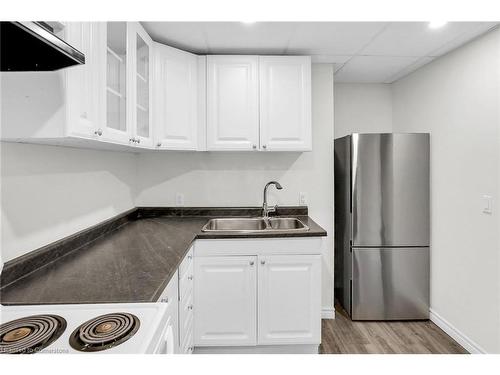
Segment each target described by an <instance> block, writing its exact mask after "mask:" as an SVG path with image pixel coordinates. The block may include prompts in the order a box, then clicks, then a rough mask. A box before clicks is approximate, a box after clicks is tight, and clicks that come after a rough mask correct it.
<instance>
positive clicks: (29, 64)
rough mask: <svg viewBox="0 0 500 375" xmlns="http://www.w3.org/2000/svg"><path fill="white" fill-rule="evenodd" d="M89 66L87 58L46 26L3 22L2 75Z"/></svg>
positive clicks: (0, 26) (0, 34) (0, 33)
mask: <svg viewBox="0 0 500 375" xmlns="http://www.w3.org/2000/svg"><path fill="white" fill-rule="evenodd" d="M80 64H85V55H84V54H83V53H81V52H80V51H78V50H77V49H75V48H73V47H72V46H70V45H69V44H68V43H66V42H65V41H64V40H61V39H60V38H58V37H57V36H56V35H54V33H53V29H52V28H51V27H50V26H49V25H48V24H47V23H45V22H0V71H2V72H34V71H53V70H59V69H62V68H67V67H69V66H73V65H80Z"/></svg>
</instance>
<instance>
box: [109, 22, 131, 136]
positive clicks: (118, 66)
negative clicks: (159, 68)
mask: <svg viewBox="0 0 500 375" xmlns="http://www.w3.org/2000/svg"><path fill="white" fill-rule="evenodd" d="M127 42H128V33H127V22H107V24H106V54H105V56H106V64H105V66H106V70H105V76H106V77H105V80H104V82H105V83H106V114H105V119H104V123H105V126H104V135H103V136H104V137H105V138H106V139H107V140H110V141H113V142H117V143H129V140H130V135H131V129H130V124H131V121H130V120H131V119H129V114H128V112H129V111H128V108H127V107H128V103H127V102H128V96H129V94H130V91H131V90H130V88H129V87H128V85H129V82H128V80H127V70H128V68H129V67H128V65H129V61H130V58H129V56H128V55H129V48H128V43H127Z"/></svg>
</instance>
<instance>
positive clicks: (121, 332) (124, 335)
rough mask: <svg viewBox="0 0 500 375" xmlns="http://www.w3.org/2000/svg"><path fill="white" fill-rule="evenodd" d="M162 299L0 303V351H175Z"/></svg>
mask: <svg viewBox="0 0 500 375" xmlns="http://www.w3.org/2000/svg"><path fill="white" fill-rule="evenodd" d="M170 320H171V318H170V316H169V314H167V307H166V304H164V303H133V304H88V305H87V304H78V305H36V306H0V324H1V325H0V353H52V354H64V353H95V354H101V353H102V354H108V353H109V354H118V353H121V354H134V353H137V354H142V353H164V354H168V353H173V352H174V332H173V322H171V321H170Z"/></svg>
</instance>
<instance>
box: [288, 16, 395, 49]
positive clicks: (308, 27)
mask: <svg viewBox="0 0 500 375" xmlns="http://www.w3.org/2000/svg"><path fill="white" fill-rule="evenodd" d="M385 26H386V23H385V22H301V23H299V25H298V27H297V28H296V29H295V32H294V34H293V35H292V37H291V39H290V42H289V44H288V49H287V53H289V54H307V55H354V54H355V53H356V52H358V51H359V50H360V49H361V48H363V47H364V46H365V45H366V44H368V43H369V42H370V40H371V39H373V38H374V37H375V36H376V35H377V34H378V33H379V32H380V31H382V30H383V29H384V27H385Z"/></svg>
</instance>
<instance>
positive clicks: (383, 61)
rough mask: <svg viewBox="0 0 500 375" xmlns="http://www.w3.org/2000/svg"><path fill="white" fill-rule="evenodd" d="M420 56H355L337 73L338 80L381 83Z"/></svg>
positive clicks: (336, 79) (336, 78)
mask: <svg viewBox="0 0 500 375" xmlns="http://www.w3.org/2000/svg"><path fill="white" fill-rule="evenodd" d="M417 60H418V57H393V56H354V57H353V58H352V59H351V60H349V61H348V62H347V63H346V64H345V65H344V66H343V67H342V68H341V69H339V70H338V71H337V73H336V74H335V81H336V82H360V83H379V82H385V81H386V80H387V79H389V78H390V77H393V76H395V75H396V74H397V73H399V72H400V71H401V70H403V69H404V68H406V67H408V66H409V65H411V64H414V63H415V62H416V61H417Z"/></svg>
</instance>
